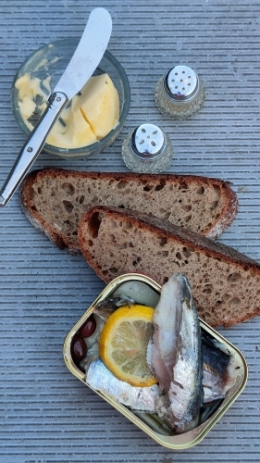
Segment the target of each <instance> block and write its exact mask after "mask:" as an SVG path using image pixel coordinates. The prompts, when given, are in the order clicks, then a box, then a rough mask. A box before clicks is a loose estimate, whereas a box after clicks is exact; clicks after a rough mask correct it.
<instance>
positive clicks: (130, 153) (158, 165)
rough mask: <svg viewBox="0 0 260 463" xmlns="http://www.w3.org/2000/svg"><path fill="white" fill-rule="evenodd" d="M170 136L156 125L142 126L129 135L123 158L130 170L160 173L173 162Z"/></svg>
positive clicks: (123, 148) (124, 143)
mask: <svg viewBox="0 0 260 463" xmlns="http://www.w3.org/2000/svg"><path fill="white" fill-rule="evenodd" d="M172 156H173V148H172V143H171V140H170V138H169V136H168V135H167V134H166V133H165V132H164V131H163V130H162V129H160V128H159V127H157V126H156V125H154V124H142V125H140V126H139V127H137V128H135V129H134V130H133V131H132V132H130V133H129V134H128V136H127V137H126V139H125V140H124V142H123V145H122V157H123V160H124V162H125V164H126V166H127V167H128V169H129V170H132V171H133V172H139V173H159V172H162V171H164V170H166V169H167V167H168V166H169V165H170V163H171V161H172Z"/></svg>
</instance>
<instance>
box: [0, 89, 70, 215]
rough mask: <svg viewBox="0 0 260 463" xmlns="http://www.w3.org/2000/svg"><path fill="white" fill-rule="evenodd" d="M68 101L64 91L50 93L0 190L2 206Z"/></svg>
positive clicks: (38, 152) (36, 154)
mask: <svg viewBox="0 0 260 463" xmlns="http://www.w3.org/2000/svg"><path fill="white" fill-rule="evenodd" d="M67 103H68V98H67V96H66V95H65V94H64V93H62V92H55V93H52V94H51V95H50V97H49V99H48V106H47V108H46V110H45V112H44V113H43V115H42V117H41V119H40V121H39V122H38V124H37V125H36V127H35V128H34V130H33V131H32V132H31V134H30V136H29V138H28V139H27V141H26V142H25V144H24V146H23V148H22V150H21V151H20V153H19V155H18V157H17V159H16V161H15V163H14V165H13V168H12V170H11V172H10V174H9V175H8V177H7V179H6V181H5V183H4V186H3V187H2V189H1V190H0V206H5V205H6V204H7V202H8V201H9V199H10V198H11V196H12V195H13V194H14V192H15V191H16V189H17V188H18V186H19V185H20V183H21V181H22V180H23V178H24V176H25V175H26V173H27V172H28V170H29V169H30V167H31V165H32V164H33V162H34V161H35V159H36V158H37V156H38V155H39V154H40V152H41V150H42V148H43V146H44V143H45V140H46V137H47V136H48V134H49V132H50V130H51V128H52V126H53V124H54V123H55V121H56V120H57V118H58V116H59V114H60V113H61V111H62V110H63V108H64V107H65V106H66V104H67Z"/></svg>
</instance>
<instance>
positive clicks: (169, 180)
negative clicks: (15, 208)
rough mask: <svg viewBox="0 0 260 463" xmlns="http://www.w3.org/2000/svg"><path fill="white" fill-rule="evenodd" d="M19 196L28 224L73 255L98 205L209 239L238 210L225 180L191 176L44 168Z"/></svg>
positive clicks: (30, 177)
mask: <svg viewBox="0 0 260 463" xmlns="http://www.w3.org/2000/svg"><path fill="white" fill-rule="evenodd" d="M20 198H21V205H22V208H23V211H24V213H25V214H26V216H27V218H28V219H29V220H30V222H31V223H32V224H33V225H34V226H35V227H36V228H37V229H39V230H41V231H42V232H43V233H44V234H45V235H46V236H47V237H48V238H49V239H50V240H52V241H53V242H54V243H55V244H56V245H57V246H58V247H59V248H61V249H64V248H68V250H69V251H70V252H71V253H77V252H79V251H80V248H79V243H78V237H77V231H78V224H79V220H80V218H81V216H82V215H83V214H84V213H85V212H86V211H87V210H88V209H89V208H90V207H92V206H95V205H105V206H112V207H121V208H123V209H124V208H131V209H133V210H139V211H141V212H146V213H147V214H152V215H154V216H156V217H158V218H160V219H164V220H165V219H167V220H169V221H170V222H172V223H175V224H176V225H180V226H185V227H187V228H190V229H191V230H194V231H196V232H198V233H201V234H203V235H207V236H209V237H211V238H217V237H218V236H219V235H220V234H221V233H222V232H223V231H224V230H225V229H226V228H227V227H228V226H229V225H230V224H231V222H232V221H233V219H234V218H235V216H236V213H237V209H238V201H237V197H236V195H235V193H234V191H233V190H232V189H231V188H230V186H229V185H228V183H227V182H224V181H222V180H218V179H214V178H207V177H201V176H193V175H171V174H154V175H153V174H134V173H115V172H102V173H101V172H76V171H72V170H62V169H43V170H39V171H33V172H31V173H29V174H28V175H27V177H26V178H25V180H24V182H23V184H22V187H21V194H20Z"/></svg>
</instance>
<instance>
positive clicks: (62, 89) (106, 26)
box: [0, 8, 112, 206]
mask: <svg viewBox="0 0 260 463" xmlns="http://www.w3.org/2000/svg"><path fill="white" fill-rule="evenodd" d="M111 31H112V19H111V16H110V14H109V13H108V11H107V10H106V9H105V8H95V9H94V10H92V12H91V13H90V15H89V19H88V22H87V24H86V27H85V29H84V32H83V34H82V36H81V39H80V41H79V44H78V46H77V48H76V50H75V52H74V54H73V56H72V58H71V60H70V62H69V64H68V66H67V68H66V70H65V72H64V73H63V75H62V76H61V78H60V80H59V81H58V83H57V84H56V85H55V88H54V90H53V92H52V93H51V95H50V97H49V98H48V100H47V108H46V110H45V112H44V113H43V115H42V117H41V119H40V121H39V123H38V124H37V125H36V127H35V128H34V130H33V131H32V132H31V134H30V136H29V138H28V139H27V141H26V142H25V144H24V146H23V148H22V150H21V151H20V153H19V155H18V157H17V159H16V161H15V163H14V166H13V168H12V169H11V171H10V174H9V175H8V177H7V179H6V181H5V183H4V186H3V187H2V189H1V190H0V206H5V205H6V204H7V203H8V201H9V199H10V198H11V197H12V195H13V194H14V192H15V191H16V189H17V188H18V186H19V185H20V183H21V181H22V180H23V178H24V176H25V175H26V173H27V172H28V170H29V169H30V167H31V166H32V164H33V163H34V161H35V159H36V158H37V156H38V155H39V154H40V152H41V150H42V148H43V146H44V143H45V140H46V138H47V136H48V134H49V132H50V130H51V129H52V127H53V125H54V123H55V121H56V120H57V118H58V117H59V115H60V113H61V112H62V110H63V109H64V108H65V107H66V106H67V104H68V102H69V101H70V100H71V99H72V97H73V96H74V95H76V93H78V92H79V91H80V90H81V89H82V87H83V86H84V85H85V83H86V82H87V81H88V80H89V78H90V77H91V76H92V74H93V72H94V71H95V69H96V68H97V66H98V64H99V63H100V61H101V59H102V57H103V55H104V53H105V51H106V48H107V45H108V42H109V39H110V35H111Z"/></svg>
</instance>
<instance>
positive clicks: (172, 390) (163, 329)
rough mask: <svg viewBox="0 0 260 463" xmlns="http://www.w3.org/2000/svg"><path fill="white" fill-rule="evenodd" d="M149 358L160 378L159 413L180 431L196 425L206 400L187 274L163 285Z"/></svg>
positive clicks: (199, 345) (175, 276)
mask: <svg viewBox="0 0 260 463" xmlns="http://www.w3.org/2000/svg"><path fill="white" fill-rule="evenodd" d="M153 323H154V333H153V336H152V342H150V343H149V346H148V351H147V362H148V365H149V366H150V367H151V368H152V370H153V372H154V375H155V376H156V378H157V379H158V380H159V387H160V396H159V398H158V400H157V401H156V411H157V413H158V416H159V417H160V418H161V419H162V420H165V421H166V422H167V423H168V425H169V426H170V427H171V428H172V429H174V430H175V431H176V433H182V432H187V431H189V430H191V429H193V428H195V427H196V426H197V424H198V420H199V411H200V407H201V404H202V362H201V333H200V323H199V319H198V315H197V311H196V307H195V304H194V301H193V297H192V293H191V288H190V285H189V282H188V280H187V278H186V277H185V276H184V275H183V274H176V275H172V276H171V277H170V278H169V280H168V282H167V283H166V284H164V285H163V287H162V292H161V297H160V300H159V303H158V305H157V306H156V308H155V313H154V319H153Z"/></svg>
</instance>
